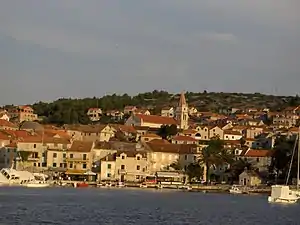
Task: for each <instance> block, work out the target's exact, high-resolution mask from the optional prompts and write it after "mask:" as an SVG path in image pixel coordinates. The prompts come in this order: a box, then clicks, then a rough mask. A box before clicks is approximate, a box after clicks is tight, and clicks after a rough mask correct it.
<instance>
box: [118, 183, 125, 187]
mask: <svg viewBox="0 0 300 225" xmlns="http://www.w3.org/2000/svg"><path fill="white" fill-rule="evenodd" d="M117 187H125V184H124V183H123V182H119V183H118V184H117Z"/></svg>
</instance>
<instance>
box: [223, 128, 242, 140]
mask: <svg viewBox="0 0 300 225" xmlns="http://www.w3.org/2000/svg"><path fill="white" fill-rule="evenodd" d="M242 137H243V135H242V134H241V133H240V132H239V131H234V130H225V131H224V137H223V139H224V140H241V138H242Z"/></svg>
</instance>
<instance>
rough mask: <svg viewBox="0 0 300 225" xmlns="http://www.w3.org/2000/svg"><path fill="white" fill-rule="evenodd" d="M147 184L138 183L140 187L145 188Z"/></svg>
mask: <svg viewBox="0 0 300 225" xmlns="http://www.w3.org/2000/svg"><path fill="white" fill-rule="evenodd" d="M147 187H148V186H147V184H145V183H142V184H140V188H147Z"/></svg>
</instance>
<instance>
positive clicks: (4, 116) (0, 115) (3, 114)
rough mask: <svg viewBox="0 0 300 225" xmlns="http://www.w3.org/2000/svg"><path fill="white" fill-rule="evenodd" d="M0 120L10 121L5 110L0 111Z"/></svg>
mask: <svg viewBox="0 0 300 225" xmlns="http://www.w3.org/2000/svg"><path fill="white" fill-rule="evenodd" d="M0 120H6V121H9V120H10V117H9V115H8V112H7V111H6V110H3V111H0Z"/></svg>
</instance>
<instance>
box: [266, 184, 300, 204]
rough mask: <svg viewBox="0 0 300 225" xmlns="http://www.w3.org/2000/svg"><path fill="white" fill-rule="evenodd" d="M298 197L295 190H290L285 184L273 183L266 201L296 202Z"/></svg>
mask: <svg viewBox="0 0 300 225" xmlns="http://www.w3.org/2000/svg"><path fill="white" fill-rule="evenodd" d="M298 200H299V197H298V196H297V194H296V193H295V192H293V191H292V190H290V188H289V186H287V185H273V186H272V189H271V196H269V197H268V202H273V203H288V204H290V203H296V202H298Z"/></svg>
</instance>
